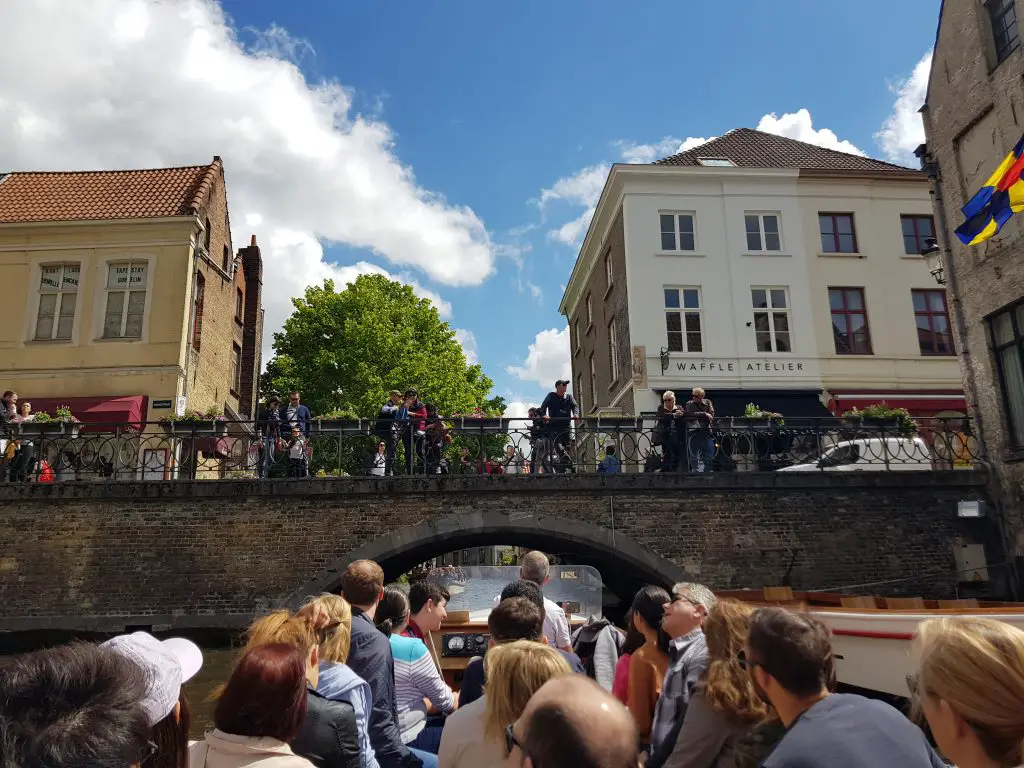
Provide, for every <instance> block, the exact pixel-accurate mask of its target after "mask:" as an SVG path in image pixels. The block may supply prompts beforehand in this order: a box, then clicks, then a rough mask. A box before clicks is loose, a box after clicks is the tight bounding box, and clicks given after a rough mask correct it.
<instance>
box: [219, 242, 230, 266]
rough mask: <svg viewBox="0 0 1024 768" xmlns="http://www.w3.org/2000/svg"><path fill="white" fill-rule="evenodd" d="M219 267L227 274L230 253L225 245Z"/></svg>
mask: <svg viewBox="0 0 1024 768" xmlns="http://www.w3.org/2000/svg"><path fill="white" fill-rule="evenodd" d="M220 267H221V269H223V270H224V271H225V272H227V271H228V269H229V268H230V267H231V251H230V250H229V249H228V247H227V246H226V245H225V246H224V255H223V256H221V259H220Z"/></svg>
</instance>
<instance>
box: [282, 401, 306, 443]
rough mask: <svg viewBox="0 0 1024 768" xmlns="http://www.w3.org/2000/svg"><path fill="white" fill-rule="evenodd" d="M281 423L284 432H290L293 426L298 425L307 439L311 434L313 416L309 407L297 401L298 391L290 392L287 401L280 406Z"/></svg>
mask: <svg viewBox="0 0 1024 768" xmlns="http://www.w3.org/2000/svg"><path fill="white" fill-rule="evenodd" d="M280 413H281V423H282V424H283V425H284V427H285V432H286V433H287V434H291V431H292V428H293V427H298V428H299V431H300V432H301V433H302V436H303V437H305V438H306V439H307V440H308V439H309V438H310V436H311V435H312V434H313V416H312V415H311V414H310V412H309V408H307V407H306V406H304V405H303V404H302V403H301V402H299V393H298V392H292V393H291V394H290V395H289V396H288V403H287V404H286V405H282V406H281V411H280Z"/></svg>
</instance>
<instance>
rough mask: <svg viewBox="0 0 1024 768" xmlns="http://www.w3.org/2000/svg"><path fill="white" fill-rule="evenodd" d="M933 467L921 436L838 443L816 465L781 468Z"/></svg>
mask: <svg viewBox="0 0 1024 768" xmlns="http://www.w3.org/2000/svg"><path fill="white" fill-rule="evenodd" d="M931 469H932V455H931V451H930V450H928V444H927V443H926V442H925V441H924V440H922V439H921V438H920V437H865V438H861V439H858V440H843V441H842V442H839V443H836V444H835V445H834V446H832V447H831V448H829V449H828V450H826V451H825V452H824V453H822V454H821V458H819V459H818V460H817V461H816V462H814V463H812V464H794V465H792V466H789V467H782V468H781V469H779V470H777V471H778V472H822V471H824V472H859V471H869V472H884V471H886V470H891V471H894V472H921V471H928V470H931Z"/></svg>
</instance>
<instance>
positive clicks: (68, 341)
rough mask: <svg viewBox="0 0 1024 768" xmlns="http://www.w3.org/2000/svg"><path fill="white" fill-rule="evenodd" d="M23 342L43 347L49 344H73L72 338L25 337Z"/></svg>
mask: <svg viewBox="0 0 1024 768" xmlns="http://www.w3.org/2000/svg"><path fill="white" fill-rule="evenodd" d="M25 343H26V344H38V345H40V346H42V347H45V346H48V345H51V344H74V341H73V340H72V339H26V340H25Z"/></svg>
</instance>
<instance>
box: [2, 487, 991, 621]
mask: <svg viewBox="0 0 1024 768" xmlns="http://www.w3.org/2000/svg"><path fill="white" fill-rule="evenodd" d="M983 497H984V477H983V476H981V475H980V474H978V473H975V472H971V471H960V472H950V473H925V472H921V473H917V472H892V473H849V474H846V473H821V474H815V475H788V476H784V475H757V474H720V475H713V476H707V477H694V476H685V475H682V476H665V475H660V474H655V475H617V476H610V477H600V476H551V477H535V478H522V477H508V478H500V477H499V478H495V477H468V476H463V477H450V478H408V479H404V478H403V479H398V478H395V479H393V480H384V481H381V480H374V479H365V480H355V479H353V480H351V481H316V480H310V481H297V482H282V483H272V484H264V485H263V486H262V487H261V486H259V485H258V484H256V483H252V482H244V481H237V482H236V481H223V482H203V481H198V482H168V483H155V482H154V483H108V484H85V483H83V484H66V485H35V484H29V485H8V486H0V531H3V534H2V538H0V630H5V631H11V630H19V629H35V628H47V627H49V628H62V629H64V628H67V629H86V628H93V629H115V630H116V629H119V628H121V627H123V626H126V625H155V626H163V625H173V626H218V625H231V624H239V623H244V622H245V621H246V619H247V618H248V617H249V616H251V615H252V614H253V613H256V612H259V611H263V610H266V609H267V608H268V607H271V606H273V605H278V604H282V603H283V602H287V601H289V600H291V601H294V600H295V599H300V598H301V597H302V596H303V595H306V594H310V593H312V592H314V591H316V590H320V589H325V588H328V589H329V588H336V587H337V585H338V580H339V577H340V572H341V570H342V569H343V568H344V567H345V565H346V564H347V563H348V562H349V561H350V560H351V559H354V558H356V557H373V558H376V559H378V560H380V561H382V562H385V563H390V567H389V568H388V569H389V570H390V573H389V576H394V575H397V573H396V568H397V567H398V566H399V565H400V566H401V567H402V568H405V567H409V566H410V565H411V564H413V563H416V562H422V561H423V560H425V559H427V558H429V557H432V556H436V555H439V554H441V553H443V552H447V551H450V550H453V549H459V548H461V547H462V546H471V545H480V546H482V545H483V543H485V542H486V541H490V543H494V542H495V541H496V540H497V541H499V542H500V543H505V544H523V545H524V546H534V547H539V548H547V549H548V551H556V552H557V551H567V550H572V549H575V550H577V551H581V552H588V553H590V554H591V555H594V556H596V557H597V558H598V560H599V562H600V563H601V567H602V569H603V570H605V571H608V572H611V571H613V570H631V571H632V572H635V573H637V574H639V577H640V578H642V579H645V580H648V581H661V582H662V583H671V582H672V581H675V580H677V579H680V578H684V577H685V578H690V579H700V580H701V581H704V582H706V583H708V584H710V585H711V586H713V587H716V588H737V587H760V586H764V585H769V586H771V585H778V584H781V583H783V582H784V580H786V575H787V571H789V572H790V573H789V576H790V579H789V581H790V583H791V585H792V586H793V587H794V588H795V589H833V588H837V587H841V586H844V585H853V584H864V583H875V582H880V581H888V580H900V579H908V580H906V581H898V582H894V583H891V584H887V585H885V586H879V587H877V588H875V589H873V590H872V589H870V588H869V589H868V590H867V591H868V592H871V591H874V592H876V593H877V594H889V595H894V594H913V595H922V596H926V597H949V596H952V595H953V593H954V591H955V589H956V585H957V576H956V574H955V566H954V559H953V546H954V543H955V542H957V541H958V540H962V541H966V542H975V543H984V544H985V545H986V548H987V557H988V562H989V564H990V565H991V566H995V564H996V563H998V562H1001V560H1002V555H1001V553H1000V552H999V550H998V535H995V536H993V535H992V530H991V529H992V527H993V525H992V523H991V522H990V521H989V520H987V519H982V520H964V519H959V518H958V517H957V513H956V508H957V502H958V501H959V500H961V499H976V498H983ZM999 572H1000V570H999V569H997V568H994V567H992V568H990V573H992V575H993V578H995V577H996V576H998V574H999Z"/></svg>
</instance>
